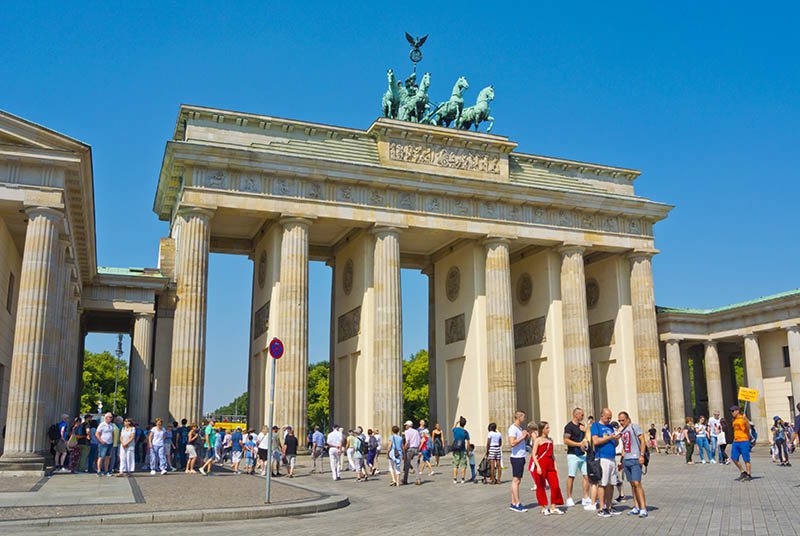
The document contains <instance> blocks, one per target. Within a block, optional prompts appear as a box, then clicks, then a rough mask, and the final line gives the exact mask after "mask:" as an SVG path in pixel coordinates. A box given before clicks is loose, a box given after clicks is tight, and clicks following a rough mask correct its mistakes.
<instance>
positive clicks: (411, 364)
mask: <svg viewBox="0 0 800 536" xmlns="http://www.w3.org/2000/svg"><path fill="white" fill-rule="evenodd" d="M429 411H430V410H429V409H428V351H427V350H420V351H418V352H417V353H416V354H412V355H410V356H409V358H408V359H405V360H403V420H404V421H406V420H412V421H414V420H417V419H427V418H429V415H428V413H429Z"/></svg>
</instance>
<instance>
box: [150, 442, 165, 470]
mask: <svg viewBox="0 0 800 536" xmlns="http://www.w3.org/2000/svg"><path fill="white" fill-rule="evenodd" d="M156 461H158V467H159V469H161V470H162V471H166V470H167V453H166V451H165V450H164V445H153V447H152V448H151V449H150V470H151V471H155V470H156Z"/></svg>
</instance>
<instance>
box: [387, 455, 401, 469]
mask: <svg viewBox="0 0 800 536" xmlns="http://www.w3.org/2000/svg"><path fill="white" fill-rule="evenodd" d="M402 461H403V459H402V457H400V456H396V455H395V454H393V453H391V452H390V453H389V462H390V463H389V471H392V472H394V473H397V474H400V462H402Z"/></svg>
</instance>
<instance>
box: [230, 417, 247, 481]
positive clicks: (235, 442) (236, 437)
mask: <svg viewBox="0 0 800 536" xmlns="http://www.w3.org/2000/svg"><path fill="white" fill-rule="evenodd" d="M243 439H244V438H243V437H242V429H241V428H240V427H239V426H237V427H236V431H234V432H233V434H232V435H231V460H232V461H233V472H234V473H236V474H237V475H238V474H239V462H241V461H242V447H243V446H244V444H243Z"/></svg>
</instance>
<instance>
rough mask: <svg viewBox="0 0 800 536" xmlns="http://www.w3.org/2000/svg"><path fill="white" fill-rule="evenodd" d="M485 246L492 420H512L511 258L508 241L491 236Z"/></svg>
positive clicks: (487, 354)
mask: <svg viewBox="0 0 800 536" xmlns="http://www.w3.org/2000/svg"><path fill="white" fill-rule="evenodd" d="M485 245H486V350H487V352H486V366H487V371H486V372H487V378H486V379H487V382H488V392H489V398H488V400H489V421H490V422H503V421H504V420H508V419H510V418H511V416H512V415H514V412H515V411H516V409H517V408H516V406H517V389H516V382H515V377H514V373H515V370H514V331H513V330H514V322H513V318H512V309H511V307H512V305H511V263H510V261H509V258H508V240H506V239H489V240H487V241H486V244H485Z"/></svg>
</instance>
